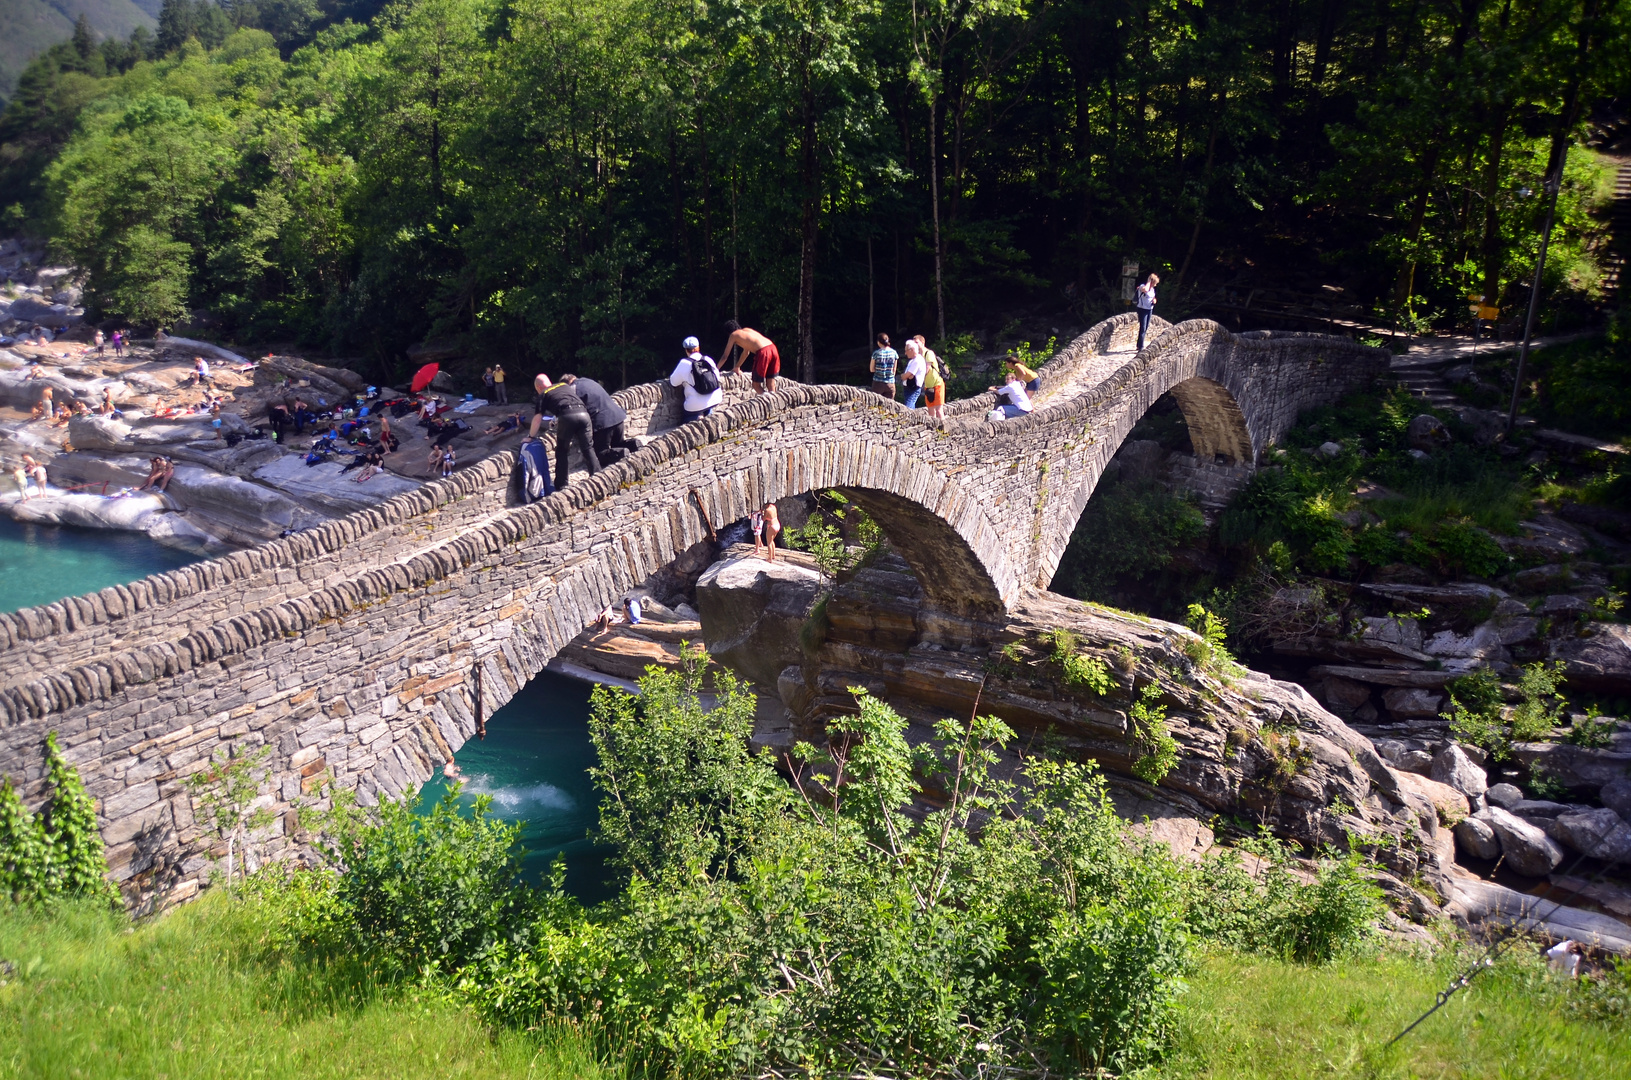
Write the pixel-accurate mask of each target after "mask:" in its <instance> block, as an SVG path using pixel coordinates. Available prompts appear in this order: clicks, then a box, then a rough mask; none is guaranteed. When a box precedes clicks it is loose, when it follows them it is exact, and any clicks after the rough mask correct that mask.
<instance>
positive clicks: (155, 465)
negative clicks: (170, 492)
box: [136, 456, 176, 491]
mask: <svg viewBox="0 0 1631 1080" xmlns="http://www.w3.org/2000/svg"><path fill="white" fill-rule="evenodd" d="M151 464H152V469H151V470H150V471H149V472H148V474H147V479H146V480H145V481H144V482H143V483H142V486H141V487H139V488H137V489H136V490H137V491H146V490H148V489H149V488H152V489H153V490H154V491H164V490H165V489H166V488H168V487H169V486H170V481H171V480H172V479H173V478H174V477H175V475H176V463H175V462H173V461H171V460H170V459H169V458H167V457H162V456H161V457H155V458H153V459H152V462H151Z"/></svg>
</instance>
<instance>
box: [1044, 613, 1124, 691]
mask: <svg viewBox="0 0 1631 1080" xmlns="http://www.w3.org/2000/svg"><path fill="white" fill-rule="evenodd" d="M1043 636H1044V640H1046V641H1047V643H1048V644H1049V645H1051V646H1052V647H1053V662H1054V663H1056V664H1058V665H1059V670H1060V672H1061V673H1062V675H1063V677H1064V681H1065V685H1066V686H1085V687H1087V688H1088V689H1089V690H1091V691H1092V692H1093V693H1095V694H1098V695H1100V696H1101V697H1102V696H1103V695H1105V694H1108V693H1109V692H1110V691H1111V690H1112V689H1114V688H1115V685H1116V684H1115V680H1113V679H1112V678H1110V669H1109V668H1108V667H1106V666H1105V664H1104V661H1102V660H1096V659H1094V658H1093V657H1090V656H1083V655H1082V654H1081V653H1079V652H1077V651H1076V646H1077V641H1076V635H1075V634H1072V633H1071V632H1070V631H1069V630H1061V629H1058V628H1055V629H1053V630H1050V631H1048V633H1047V634H1045V635H1043Z"/></svg>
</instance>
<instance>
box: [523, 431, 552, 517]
mask: <svg viewBox="0 0 1631 1080" xmlns="http://www.w3.org/2000/svg"><path fill="white" fill-rule="evenodd" d="M515 471H516V476H517V479H518V480H519V481H520V488H521V491H520V496H521V502H522V503H523V504H525V503H535V502H537V501H538V500H539V499H545V498H548V497H549V496H551V495H553V494H555V485H554V484H553V483H551V482H550V479H549V458H547V457H546V456H545V455H544V444H543V443H541V442H530V443H525V444H523V445H522V447H521V449H520V450H519V451H517V452H516V455H515Z"/></svg>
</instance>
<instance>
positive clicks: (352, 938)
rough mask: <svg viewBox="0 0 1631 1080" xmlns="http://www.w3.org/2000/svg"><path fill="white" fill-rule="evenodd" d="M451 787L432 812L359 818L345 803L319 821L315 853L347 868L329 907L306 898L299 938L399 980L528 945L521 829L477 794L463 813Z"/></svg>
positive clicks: (405, 806) (390, 809) (315, 892)
mask: <svg viewBox="0 0 1631 1080" xmlns="http://www.w3.org/2000/svg"><path fill="white" fill-rule="evenodd" d="M461 787H462V785H459V784H454V785H452V786H451V787H450V788H449V789H448V790H447V791H446V792H444V793H443V795H442V798H441V799H440V800H439V801H438V802H437V803H435V804H434V805H433V806H432V807H431V808H430V812H429V813H428V814H417V813H415V812H414V810H413V808H412V805H411V804H410V803H408V802H391V801H389V800H384V801H381V803H380V804H379V807H378V809H377V810H374V811H363V810H361V809H359V808H357V807H356V806H355V805H351V804H348V803H345V802H343V801H342V802H341V803H340V804H339V805H338V806H337V807H336V809H335V810H334V811H333V812H331V813H329V814H328V815H327V816H326V817H325V818H324V820H323V821H322V823H321V828H322V832H321V834H320V837H319V846H320V847H321V849H322V851H323V852H324V853H325V854H326V856H327V858H328V860H329V862H330V864H331V865H332V866H334V867H336V868H340V869H342V870H343V873H341V874H339V875H338V876H337V877H335V878H334V879H333V881H334V889H333V896H332V903H333V905H335V907H334V908H333V909H331V908H329V907H328V906H327V905H328V901H327V900H326V899H324V898H323V894H322V889H321V888H320V887H318V888H315V889H314V888H313V887H312V883H311V882H310V881H309V880H307V881H303V882H302V884H301V885H300V886H298V888H299V889H302V890H305V891H307V892H309V893H310V895H309V896H308V897H306V899H307V900H308V901H309V904H308V905H307V907H308V908H309V910H308V911H307V917H306V918H305V919H303V920H302V922H301V927H302V929H300V930H299V931H298V933H300V934H301V935H303V936H306V937H310V938H313V939H323V940H329V941H332V942H333V943H335V944H337V945H339V946H341V947H353V948H357V949H361V950H364V951H366V952H367V953H368V954H369V955H371V956H373V957H374V958H375V959H376V960H377V961H378V962H379V963H380V965H381V966H382V967H383V968H385V969H386V970H392V969H394V970H396V971H397V972H399V973H409V972H420V971H426V970H435V969H442V970H449V971H451V970H455V969H457V968H459V967H462V966H464V965H466V964H469V963H471V962H472V961H474V960H476V959H477V958H479V957H480V956H482V955H483V954H485V953H486V952H488V951H489V950H491V949H493V948H495V947H497V946H498V945H499V944H501V943H505V944H512V945H513V944H519V943H522V942H525V941H526V939H527V932H528V929H529V925H530V918H529V912H530V910H531V906H532V894H531V892H530V890H528V889H526V888H525V887H523V886H522V885H521V884H520V883H519V881H518V874H519V872H520V852H519V850H518V849H517V846H516V845H517V840H518V837H519V836H520V832H521V827H520V826H519V825H514V824H509V823H506V822H504V821H501V820H499V819H497V818H495V817H493V816H492V813H491V809H492V800H491V799H490V798H489V797H487V796H480V797H478V798H477V799H476V801H475V807H474V809H473V811H472V813H471V816H470V817H464V816H462V815H461V814H460V813H459V792H460V790H461Z"/></svg>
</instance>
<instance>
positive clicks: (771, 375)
mask: <svg viewBox="0 0 1631 1080" xmlns="http://www.w3.org/2000/svg"><path fill="white" fill-rule="evenodd" d="M725 332H726V333H727V334H729V335H730V336H729V337H728V338H726V339H725V351H724V352H722V353H720V355H721V356H723V357H724V358H725V363H727V364H728V363H730V362H731V357H732V355H733V354H734V355H735V357H736V366H735V367H734V368H732V369H731V374H732V375H735V374H737V373H739V372H740V371H741V370H742V365H743V364H744V363H746V364H749V365H750V367H749V370H751V371H752V372H753V390H754V393H758V394H774V393H775V392H776V376H778V375H780V374H781V373H782V354H781V353H780V352H779V351H777V349H776V343H775V342H774V341H771V340H770V339H769V338H767V337H765V336H764V335H763V334H761V333H759V331H757V330H755V329H753V328H752V327H748V326H743V325H741V324H740V323H738V322H737V321H736V320H735V319H729V320H727V321H726V322H725Z"/></svg>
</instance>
